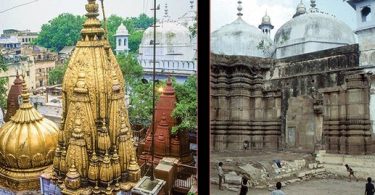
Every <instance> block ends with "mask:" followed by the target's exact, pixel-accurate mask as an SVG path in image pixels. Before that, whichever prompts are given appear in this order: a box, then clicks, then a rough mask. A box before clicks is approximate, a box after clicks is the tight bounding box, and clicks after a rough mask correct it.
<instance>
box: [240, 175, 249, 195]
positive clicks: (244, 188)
mask: <svg viewBox="0 0 375 195" xmlns="http://www.w3.org/2000/svg"><path fill="white" fill-rule="evenodd" d="M247 181H248V179H247V178H246V177H242V181H241V190H240V195H246V194H247V192H248V191H249V186H248V184H247Z"/></svg>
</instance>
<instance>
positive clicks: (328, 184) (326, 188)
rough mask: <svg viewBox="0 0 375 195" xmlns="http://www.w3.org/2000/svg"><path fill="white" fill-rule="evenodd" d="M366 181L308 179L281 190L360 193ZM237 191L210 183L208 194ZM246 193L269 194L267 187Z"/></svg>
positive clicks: (310, 194) (292, 194)
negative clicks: (222, 189) (220, 188)
mask: <svg viewBox="0 0 375 195" xmlns="http://www.w3.org/2000/svg"><path fill="white" fill-rule="evenodd" d="M365 185H366V181H361V180H360V181H358V182H356V181H353V180H352V181H351V182H349V181H348V180H337V179H321V180H310V181H304V182H299V183H294V184H290V185H288V186H286V187H284V188H282V190H283V191H284V192H285V194H287V195H301V194H303V195H336V194H337V195H361V194H364V190H365ZM238 193H239V192H233V191H229V190H224V191H221V190H219V186H218V185H214V184H211V188H210V194H213V195H238ZM247 194H248V195H253V194H256V195H270V194H271V192H270V191H269V190H267V189H249V192H248V193H247Z"/></svg>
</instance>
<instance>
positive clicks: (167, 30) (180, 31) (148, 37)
mask: <svg viewBox="0 0 375 195" xmlns="http://www.w3.org/2000/svg"><path fill="white" fill-rule="evenodd" d="M156 26H157V27H156V43H157V45H190V44H191V37H190V31H189V29H187V28H186V27H185V26H183V25H181V24H178V23H176V22H173V21H162V22H160V23H157V24H156ZM153 40H154V27H149V28H147V29H146V30H145V32H144V33H143V38H142V42H141V45H152V44H153Z"/></svg>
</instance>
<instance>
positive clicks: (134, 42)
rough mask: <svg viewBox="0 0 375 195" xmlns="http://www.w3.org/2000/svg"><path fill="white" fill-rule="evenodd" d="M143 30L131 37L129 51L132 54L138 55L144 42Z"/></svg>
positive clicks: (135, 32)
mask: <svg viewBox="0 0 375 195" xmlns="http://www.w3.org/2000/svg"><path fill="white" fill-rule="evenodd" d="M143 32H144V31H143V30H138V31H134V32H133V33H132V34H130V36H129V50H130V52H132V53H138V49H139V45H140V44H141V42H142V37H143Z"/></svg>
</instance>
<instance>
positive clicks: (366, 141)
mask: <svg viewBox="0 0 375 195" xmlns="http://www.w3.org/2000/svg"><path fill="white" fill-rule="evenodd" d="M345 80H346V82H345V84H344V85H342V86H337V87H332V88H328V89H324V90H322V93H323V94H324V105H325V110H324V136H325V143H326V150H327V152H328V153H339V154H370V153H373V150H372V140H371V134H372V133H371V121H370V115H369V83H368V81H369V79H368V77H367V76H366V75H365V74H363V73H355V72H354V73H352V72H349V73H348V75H346V77H345Z"/></svg>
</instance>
